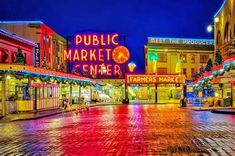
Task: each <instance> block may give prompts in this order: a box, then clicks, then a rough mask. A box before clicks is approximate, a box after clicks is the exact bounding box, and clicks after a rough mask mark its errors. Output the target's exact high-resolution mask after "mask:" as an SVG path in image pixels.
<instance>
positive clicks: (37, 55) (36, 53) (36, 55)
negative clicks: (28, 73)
mask: <svg viewBox="0 0 235 156" xmlns="http://www.w3.org/2000/svg"><path fill="white" fill-rule="evenodd" d="M36 44H37V46H36V47H35V49H34V61H35V64H34V66H35V67H40V43H36Z"/></svg>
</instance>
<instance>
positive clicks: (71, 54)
mask: <svg viewBox="0 0 235 156" xmlns="http://www.w3.org/2000/svg"><path fill="white" fill-rule="evenodd" d="M63 58H64V60H65V61H69V62H72V63H73V64H72V65H73V69H72V70H73V72H74V71H75V72H78V71H80V72H82V73H86V74H88V75H91V76H94V77H97V76H98V77H99V76H107V77H109V76H114V77H117V76H119V77H120V76H122V75H123V70H122V67H123V65H122V64H124V63H126V62H127V61H128V60H129V58H130V53H129V50H128V49H127V48H126V47H125V46H123V45H121V44H120V43H119V34H77V35H76V36H75V39H74V43H73V47H71V48H69V49H68V50H64V53H63Z"/></svg>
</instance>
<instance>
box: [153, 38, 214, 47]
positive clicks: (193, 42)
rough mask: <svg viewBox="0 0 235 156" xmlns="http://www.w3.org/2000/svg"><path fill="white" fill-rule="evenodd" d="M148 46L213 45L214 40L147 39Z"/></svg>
mask: <svg viewBox="0 0 235 156" xmlns="http://www.w3.org/2000/svg"><path fill="white" fill-rule="evenodd" d="M148 44H186V45H211V46H213V45H214V40H205V39H181V38H154V37H149V38H148Z"/></svg>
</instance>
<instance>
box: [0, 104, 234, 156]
mask: <svg viewBox="0 0 235 156" xmlns="http://www.w3.org/2000/svg"><path fill="white" fill-rule="evenodd" d="M0 131H1V133H0V155H84V156H88V155H89V156H90V155H131V156H133V155H200V154H202V155H235V115H222V114H213V113H211V112H209V111H191V110H188V109H182V108H178V106H177V105H119V106H118V105H110V106H99V107H93V108H90V110H89V111H87V112H83V113H81V114H78V115H76V114H75V113H71V112H70V113H64V114H59V115H55V116H51V117H47V118H42V119H38V120H30V121H19V122H11V123H0Z"/></svg>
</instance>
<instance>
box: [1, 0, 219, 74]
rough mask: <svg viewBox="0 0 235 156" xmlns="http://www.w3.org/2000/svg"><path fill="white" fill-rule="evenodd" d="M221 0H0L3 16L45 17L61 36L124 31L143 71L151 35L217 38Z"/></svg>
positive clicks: (135, 60)
mask: <svg viewBox="0 0 235 156" xmlns="http://www.w3.org/2000/svg"><path fill="white" fill-rule="evenodd" d="M222 3H223V0H116V1H114V0H83V1H82V0H40V1H39V0H38V1H36V0H2V1H1V7H0V20H41V21H43V22H44V23H46V24H47V25H49V26H50V27H52V28H53V29H54V30H55V31H56V32H57V33H58V34H61V35H62V36H64V37H65V36H70V35H74V34H76V33H80V32H85V31H94V32H95V31H97V32H117V33H119V34H121V35H126V36H127V38H126V43H127V45H126V46H127V47H128V48H129V50H130V52H131V60H134V62H136V64H137V70H138V71H139V72H144V45H145V44H146V42H147V37H150V36H151V37H176V38H208V39H211V38H213V34H208V33H207V32H206V26H207V25H208V24H210V23H211V22H212V21H213V15H214V14H215V13H216V12H217V10H218V9H219V8H220V6H221V4H222Z"/></svg>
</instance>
